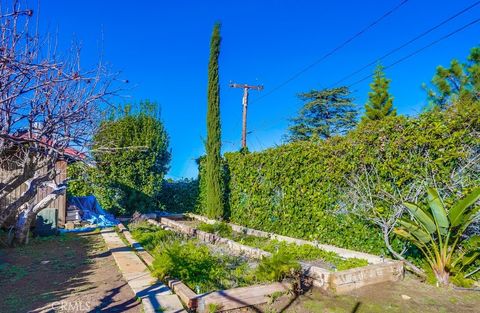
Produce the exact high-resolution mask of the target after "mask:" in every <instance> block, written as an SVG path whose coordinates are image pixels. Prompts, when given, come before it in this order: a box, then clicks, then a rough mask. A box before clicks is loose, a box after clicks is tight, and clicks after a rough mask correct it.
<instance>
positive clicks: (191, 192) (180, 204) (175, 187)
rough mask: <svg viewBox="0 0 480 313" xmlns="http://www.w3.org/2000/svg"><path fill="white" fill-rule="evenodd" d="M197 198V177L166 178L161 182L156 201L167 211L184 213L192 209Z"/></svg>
mask: <svg viewBox="0 0 480 313" xmlns="http://www.w3.org/2000/svg"><path fill="white" fill-rule="evenodd" d="M197 198H198V180H197V179H181V180H176V181H175V180H172V179H167V180H164V181H163V182H162V190H161V191H160V194H159V195H158V201H159V202H160V203H161V204H162V205H163V206H164V207H165V210H167V211H168V212H174V213H184V212H191V211H193V210H194V208H195V205H196V203H197Z"/></svg>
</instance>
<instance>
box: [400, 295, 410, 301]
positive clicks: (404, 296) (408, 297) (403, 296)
mask: <svg viewBox="0 0 480 313" xmlns="http://www.w3.org/2000/svg"><path fill="white" fill-rule="evenodd" d="M402 299H403V300H410V299H412V297H410V296H407V295H402Z"/></svg>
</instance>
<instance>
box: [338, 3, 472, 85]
mask: <svg viewBox="0 0 480 313" xmlns="http://www.w3.org/2000/svg"><path fill="white" fill-rule="evenodd" d="M479 4H480V1H477V2H475V3H473V4H472V5H470V6H468V7H466V8H465V9H463V10H461V11H459V12H457V13H456V14H454V15H452V16H450V17H449V18H447V19H446V20H444V21H442V22H440V23H439V24H437V25H435V26H433V27H432V28H429V29H427V30H426V31H424V32H422V33H420V34H419V35H417V36H416V37H414V38H412V39H410V40H409V41H407V42H405V43H404V44H402V45H400V46H398V47H397V48H395V49H392V50H390V51H389V52H387V53H386V54H384V55H382V56H381V57H379V58H377V59H375V60H373V61H372V62H370V63H368V64H366V65H364V66H362V67H361V68H359V69H358V70H356V71H354V72H352V73H350V74H348V75H346V76H344V77H343V78H341V79H340V80H338V81H337V82H335V83H334V84H332V85H331V86H330V88H331V87H334V86H338V85H339V84H340V83H342V82H344V81H346V80H347V79H349V78H351V77H353V76H355V75H356V74H358V73H360V72H362V71H363V70H364V69H366V68H368V67H370V66H372V65H374V64H375V63H377V62H378V61H381V60H383V59H385V58H386V57H388V56H390V55H392V54H394V53H395V52H397V51H399V50H401V49H403V48H405V47H406V46H408V45H410V44H411V43H413V42H415V41H417V40H418V39H420V38H422V37H425V36H426V35H428V34H429V33H431V32H432V31H434V30H436V29H438V28H439V27H441V26H443V25H445V24H446V23H448V22H450V21H451V20H453V19H455V18H457V17H458V16H460V15H462V14H463V13H465V12H467V11H469V10H471V9H473V8H474V7H476V6H477V5H479Z"/></svg>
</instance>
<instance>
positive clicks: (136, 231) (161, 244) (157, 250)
mask: <svg viewBox="0 0 480 313" xmlns="http://www.w3.org/2000/svg"><path fill="white" fill-rule="evenodd" d="M129 228H130V230H131V233H132V236H133V237H134V238H135V239H136V240H137V241H138V242H139V243H140V244H141V245H142V246H143V247H144V248H145V249H147V250H148V251H149V252H151V253H152V254H153V256H154V262H153V273H154V275H155V276H156V277H158V278H160V279H161V280H167V279H168V278H176V279H180V280H182V281H183V282H185V283H186V284H187V285H188V286H190V288H192V289H194V290H197V292H208V291H212V290H218V289H228V288H233V287H241V286H248V285H251V284H252V283H254V282H257V280H256V277H255V276H254V275H253V272H252V269H251V267H250V266H249V264H248V262H247V261H246V260H244V259H243V258H241V257H236V256H229V255H224V254H220V253H218V252H214V251H212V250H211V249H210V248H209V247H208V246H206V245H204V244H201V243H200V242H198V241H197V240H195V239H186V238H184V237H182V236H180V235H178V234H176V233H174V232H172V231H168V230H163V229H160V228H158V227H156V226H153V225H150V224H147V223H145V222H142V223H134V224H130V225H129Z"/></svg>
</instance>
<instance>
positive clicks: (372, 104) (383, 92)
mask: <svg viewBox="0 0 480 313" xmlns="http://www.w3.org/2000/svg"><path fill="white" fill-rule="evenodd" d="M389 85H390V79H387V78H386V77H385V73H384V71H383V66H382V65H380V64H379V65H377V67H376V68H375V72H374V77H373V82H372V83H371V84H370V88H371V91H370V92H369V93H368V102H367V104H366V105H365V116H364V117H363V120H372V121H377V120H381V119H383V118H385V117H386V116H395V115H397V109H395V108H394V107H393V97H392V95H391V94H390V93H389V92H388V88H389Z"/></svg>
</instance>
